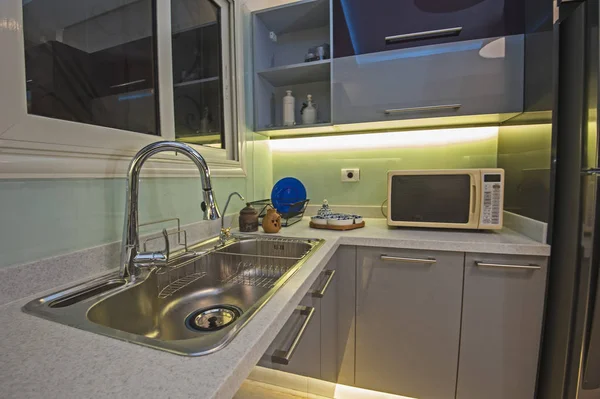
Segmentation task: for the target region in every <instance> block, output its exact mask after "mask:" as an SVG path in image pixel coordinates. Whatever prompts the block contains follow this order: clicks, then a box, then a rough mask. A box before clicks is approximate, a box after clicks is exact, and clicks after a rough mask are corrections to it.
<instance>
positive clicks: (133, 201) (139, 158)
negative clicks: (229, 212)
mask: <svg viewBox="0 0 600 399" xmlns="http://www.w3.org/2000/svg"><path fill="white" fill-rule="evenodd" d="M165 151H175V152H177V153H180V154H183V155H185V156H187V157H188V158H189V159H191V160H192V161H193V162H194V164H196V166H197V167H198V170H199V171H200V179H201V181H202V195H203V199H204V201H203V202H202V204H201V206H202V210H203V211H204V219H208V220H216V219H219V218H220V217H221V213H220V212H219V207H218V206H217V201H216V199H215V195H214V193H213V191H212V185H211V182H210V169H209V168H208V165H207V164H206V161H205V160H204V158H203V157H202V155H200V153H199V152H198V151H196V150H195V149H193V148H192V147H190V146H189V145H187V144H184V143H180V142H177V141H159V142H156V143H152V144H150V145H147V146H146V147H144V148H142V149H141V150H140V151H139V152H138V153H137V154H136V155H135V157H133V159H132V160H131V163H130V164H129V169H128V172H127V189H126V190H127V191H126V197H125V223H124V227H123V242H122V247H121V266H120V269H121V270H120V272H121V276H122V277H133V276H135V269H134V261H133V260H134V258H135V257H136V255H138V254H139V252H140V242H139V241H140V237H139V220H138V218H139V215H138V211H139V207H138V200H139V183H140V171H141V169H142V166H143V165H144V163H145V162H146V161H147V160H148V158H150V157H151V156H153V155H155V154H158V153H160V152H165Z"/></svg>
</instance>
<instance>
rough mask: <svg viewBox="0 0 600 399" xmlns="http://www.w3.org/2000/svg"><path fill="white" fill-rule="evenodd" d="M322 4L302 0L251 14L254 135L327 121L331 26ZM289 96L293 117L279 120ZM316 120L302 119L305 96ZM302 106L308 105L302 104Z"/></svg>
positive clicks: (322, 1) (327, 8)
mask: <svg viewBox="0 0 600 399" xmlns="http://www.w3.org/2000/svg"><path fill="white" fill-rule="evenodd" d="M329 20H330V6H329V1H328V0H313V1H303V2H298V3H292V4H288V5H283V6H280V7H275V8H270V9H266V10H261V11H258V12H256V13H254V15H253V21H252V24H253V37H254V110H255V113H254V124H255V129H256V130H257V131H261V130H271V129H281V128H283V127H285V128H294V127H306V126H314V125H323V124H329V123H330V122H331V61H330V45H331V27H330V23H329ZM288 91H291V96H292V97H294V104H293V115H292V118H291V119H289V118H288V120H287V121H285V120H284V115H283V113H284V112H283V97H284V96H286V93H287V92H288ZM308 95H311V97H312V102H313V104H312V107H313V108H315V109H316V117H314V118H312V119H311V120H309V119H308V118H303V113H304V104H307V103H308V100H307V97H308ZM307 105H308V104H307Z"/></svg>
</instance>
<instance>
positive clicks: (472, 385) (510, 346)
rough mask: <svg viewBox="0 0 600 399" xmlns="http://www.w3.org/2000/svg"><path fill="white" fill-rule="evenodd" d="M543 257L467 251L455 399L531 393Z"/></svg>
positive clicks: (519, 397)
mask: <svg viewBox="0 0 600 399" xmlns="http://www.w3.org/2000/svg"><path fill="white" fill-rule="evenodd" d="M546 267H547V259H546V258H538V257H530V256H529V257H528V256H506V255H489V254H467V255H466V258H465V287H464V307H463V316H462V333H461V340H460V341H461V344H460V362H459V369H458V383H457V395H456V398H457V399H481V398H486V399H506V398H510V399H531V398H533V397H534V395H535V383H536V376H537V365H538V354H539V348H540V337H541V332H542V317H543V310H544V293H545V287H546V272H547V269H546Z"/></svg>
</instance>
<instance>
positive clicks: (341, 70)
mask: <svg viewBox="0 0 600 399" xmlns="http://www.w3.org/2000/svg"><path fill="white" fill-rule="evenodd" d="M523 60H524V38H523V36H522V35H517V36H509V37H502V38H497V39H485V40H473V41H466V42H461V43H451V44H441V45H436V46H427V47H421V48H419V49H404V50H395V51H388V52H384V53H377V54H366V55H360V56H356V57H345V58H337V59H335V60H333V84H332V98H333V102H332V104H333V123H334V124H344V123H360V122H379V121H392V120H401V119H418V118H432V117H447V116H464V115H483V114H506V113H508V114H510V113H518V112H522V110H523V68H524V65H523Z"/></svg>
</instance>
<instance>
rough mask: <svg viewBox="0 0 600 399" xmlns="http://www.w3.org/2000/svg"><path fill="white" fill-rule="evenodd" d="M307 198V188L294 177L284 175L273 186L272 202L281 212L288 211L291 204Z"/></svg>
mask: <svg viewBox="0 0 600 399" xmlns="http://www.w3.org/2000/svg"><path fill="white" fill-rule="evenodd" d="M304 200H306V188H305V187H304V184H302V182H301V181H300V180H298V179H296V178H294V177H284V178H283V179H281V180H279V181H278V182H277V183H275V185H274V186H273V191H271V202H273V206H274V207H275V209H277V212H279V213H287V212H289V210H290V205H291V204H295V203H296V202H301V201H304Z"/></svg>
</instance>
